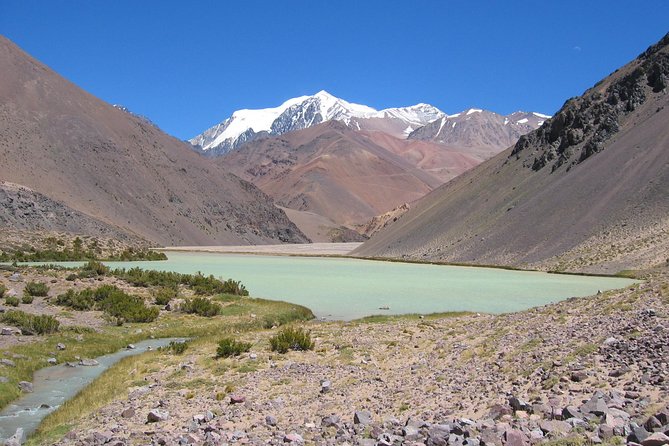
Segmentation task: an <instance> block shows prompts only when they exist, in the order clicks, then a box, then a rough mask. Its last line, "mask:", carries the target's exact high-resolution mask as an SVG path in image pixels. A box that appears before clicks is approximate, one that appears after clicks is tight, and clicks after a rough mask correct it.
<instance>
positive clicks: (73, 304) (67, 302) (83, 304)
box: [56, 288, 95, 311]
mask: <svg viewBox="0 0 669 446" xmlns="http://www.w3.org/2000/svg"><path fill="white" fill-rule="evenodd" d="M56 304H58V305H62V306H64V307H70V308H72V309H73V310H77V311H85V310H92V309H93V308H94V307H95V299H93V290H91V289H90V288H87V289H85V290H81V291H79V292H77V291H74V290H73V289H72V288H70V289H69V290H67V291H66V292H65V293H63V294H60V295H58V297H56Z"/></svg>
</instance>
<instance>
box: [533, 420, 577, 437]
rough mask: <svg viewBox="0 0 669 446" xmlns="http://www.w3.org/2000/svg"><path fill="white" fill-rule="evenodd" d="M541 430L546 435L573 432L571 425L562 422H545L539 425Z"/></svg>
mask: <svg viewBox="0 0 669 446" xmlns="http://www.w3.org/2000/svg"><path fill="white" fill-rule="evenodd" d="M539 428H540V429H541V430H542V431H543V432H544V434H547V435H548V434H555V433H560V434H564V433H568V432H571V429H572V427H571V424H569V423H567V422H566V421H560V420H544V421H541V422H540V423H539Z"/></svg>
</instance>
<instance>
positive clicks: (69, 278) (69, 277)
mask: <svg viewBox="0 0 669 446" xmlns="http://www.w3.org/2000/svg"><path fill="white" fill-rule="evenodd" d="M65 280H67V281H68V282H74V281H75V280H77V275H76V274H68V275H67V277H66V278H65Z"/></svg>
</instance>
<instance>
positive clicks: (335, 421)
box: [321, 415, 340, 427]
mask: <svg viewBox="0 0 669 446" xmlns="http://www.w3.org/2000/svg"><path fill="white" fill-rule="evenodd" d="M339 421H340V420H339V417H338V416H337V415H328V416H326V417H323V418H322V419H321V426H324V427H333V426H334V427H339Z"/></svg>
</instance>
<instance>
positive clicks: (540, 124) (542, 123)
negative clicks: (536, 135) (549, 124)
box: [537, 121, 546, 127]
mask: <svg viewBox="0 0 669 446" xmlns="http://www.w3.org/2000/svg"><path fill="white" fill-rule="evenodd" d="M544 122H546V121H539V122H537V125H538V126H539V127H541V126H542V125H544Z"/></svg>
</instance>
